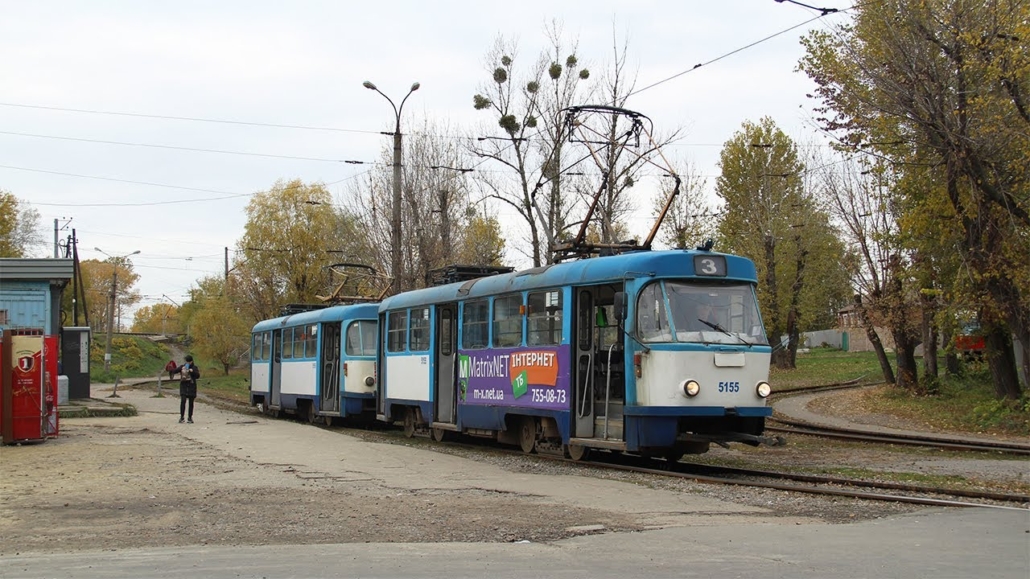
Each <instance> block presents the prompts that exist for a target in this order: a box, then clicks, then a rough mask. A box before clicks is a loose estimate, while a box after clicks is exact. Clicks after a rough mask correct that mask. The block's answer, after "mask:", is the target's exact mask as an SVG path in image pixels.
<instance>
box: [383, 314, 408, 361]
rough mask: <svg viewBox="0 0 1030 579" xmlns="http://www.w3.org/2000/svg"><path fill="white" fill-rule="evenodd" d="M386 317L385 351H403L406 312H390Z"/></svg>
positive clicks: (406, 332)
mask: <svg viewBox="0 0 1030 579" xmlns="http://www.w3.org/2000/svg"><path fill="white" fill-rule="evenodd" d="M387 319H388V320H389V321H388V322H387V330H386V351H387V352H403V351H404V346H405V341H406V338H407V337H408V312H406V311H405V312H390V316H389V317H388V318H387Z"/></svg>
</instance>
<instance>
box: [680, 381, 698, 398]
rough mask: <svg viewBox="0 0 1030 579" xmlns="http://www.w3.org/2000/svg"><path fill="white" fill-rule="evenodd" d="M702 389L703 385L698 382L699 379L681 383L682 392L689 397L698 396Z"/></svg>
mask: <svg viewBox="0 0 1030 579" xmlns="http://www.w3.org/2000/svg"><path fill="white" fill-rule="evenodd" d="M700 391H701V385H700V384H698V383H697V380H687V381H685V382H683V383H682V384H680V392H682V393H683V395H684V396H686V397H687V398H693V397H694V396H697V393H698V392H700Z"/></svg>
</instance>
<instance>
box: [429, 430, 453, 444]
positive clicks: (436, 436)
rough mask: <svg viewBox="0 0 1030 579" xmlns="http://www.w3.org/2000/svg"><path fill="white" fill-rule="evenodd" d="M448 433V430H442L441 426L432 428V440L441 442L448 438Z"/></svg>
mask: <svg viewBox="0 0 1030 579" xmlns="http://www.w3.org/2000/svg"><path fill="white" fill-rule="evenodd" d="M450 434H451V433H450V431H449V430H444V429H443V428H434V429H433V440H435V441H437V442H443V441H445V440H448V439H450Z"/></svg>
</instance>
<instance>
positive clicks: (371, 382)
mask: <svg viewBox="0 0 1030 579" xmlns="http://www.w3.org/2000/svg"><path fill="white" fill-rule="evenodd" d="M375 385H376V379H375V378H373V377H371V376H365V386H368V387H372V386H375Z"/></svg>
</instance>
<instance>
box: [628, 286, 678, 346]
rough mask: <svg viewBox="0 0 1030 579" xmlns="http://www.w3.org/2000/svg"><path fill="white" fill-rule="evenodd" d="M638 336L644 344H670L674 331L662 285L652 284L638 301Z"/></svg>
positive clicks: (641, 293) (641, 294)
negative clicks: (670, 323) (670, 326)
mask: <svg viewBox="0 0 1030 579" xmlns="http://www.w3.org/2000/svg"><path fill="white" fill-rule="evenodd" d="M637 334H639V335H640V339H641V340H643V341H644V342H670V341H672V331H671V330H670V328H669V316H668V314H667V313H666V310H665V296H664V295H663V294H662V286H661V283H658V282H656V283H652V284H651V285H649V286H647V287H645V288H644V290H643V291H641V292H640V297H639V298H638V299H637Z"/></svg>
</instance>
